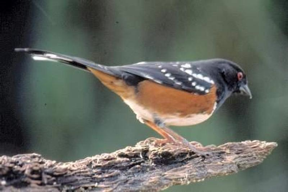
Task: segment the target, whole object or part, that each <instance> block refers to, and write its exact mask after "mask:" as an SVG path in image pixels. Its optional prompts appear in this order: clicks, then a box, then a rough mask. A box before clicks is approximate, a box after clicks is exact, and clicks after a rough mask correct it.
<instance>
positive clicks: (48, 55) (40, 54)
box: [15, 48, 114, 75]
mask: <svg viewBox="0 0 288 193" xmlns="http://www.w3.org/2000/svg"><path fill="white" fill-rule="evenodd" d="M15 51H16V52H25V53H28V54H30V55H31V56H32V58H33V59H34V60H42V61H52V62H61V63H64V64H67V65H69V66H73V67H76V68H78V69H82V70H85V71H90V70H89V68H93V69H96V70H99V71H101V72H104V73H107V74H111V75H114V73H113V72H112V71H111V70H110V69H109V67H107V66H103V65H101V64H96V63H94V62H92V61H89V60H85V59H83V58H78V57H74V56H67V55H64V54H57V53H54V52H50V51H45V50H38V49H30V48H15Z"/></svg>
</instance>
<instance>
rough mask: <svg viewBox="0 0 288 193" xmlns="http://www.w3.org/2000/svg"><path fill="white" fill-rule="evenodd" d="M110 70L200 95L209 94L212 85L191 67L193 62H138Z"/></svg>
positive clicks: (208, 79)
mask: <svg viewBox="0 0 288 193" xmlns="http://www.w3.org/2000/svg"><path fill="white" fill-rule="evenodd" d="M112 68H114V69H115V70H117V71H121V72H124V73H129V74H132V75H136V76H139V77H142V78H145V79H148V80H151V81H154V82H156V83H159V84H163V85H166V86H170V87H173V88H176V89H180V90H185V91H187V92H192V93H197V94H201V95H203V94H207V93H209V91H210V89H211V87H212V85H213V84H214V81H213V80H212V79H211V78H210V77H209V76H208V75H207V74H205V73H204V72H202V71H201V68H199V67H197V66H195V65H193V62H140V63H137V64H132V65H125V66H119V67H112ZM111 70H112V69H111Z"/></svg>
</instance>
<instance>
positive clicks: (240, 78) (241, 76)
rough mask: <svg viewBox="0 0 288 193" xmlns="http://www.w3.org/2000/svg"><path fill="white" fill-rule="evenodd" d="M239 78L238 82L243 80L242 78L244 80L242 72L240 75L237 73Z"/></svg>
mask: <svg viewBox="0 0 288 193" xmlns="http://www.w3.org/2000/svg"><path fill="white" fill-rule="evenodd" d="M237 78H238V81H240V80H242V78H243V73H242V72H238V73H237Z"/></svg>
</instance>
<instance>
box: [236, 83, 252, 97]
mask: <svg viewBox="0 0 288 193" xmlns="http://www.w3.org/2000/svg"><path fill="white" fill-rule="evenodd" d="M239 90H240V91H241V94H243V95H246V96H249V98H250V99H252V93H251V91H250V89H249V87H248V85H247V84H245V85H242V86H240V88H239Z"/></svg>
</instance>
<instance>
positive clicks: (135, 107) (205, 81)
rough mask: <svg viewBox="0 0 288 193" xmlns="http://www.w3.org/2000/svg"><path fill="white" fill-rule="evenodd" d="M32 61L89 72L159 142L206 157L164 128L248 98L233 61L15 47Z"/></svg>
mask: <svg viewBox="0 0 288 193" xmlns="http://www.w3.org/2000/svg"><path fill="white" fill-rule="evenodd" d="M15 51H16V52H24V53H28V54H30V55H31V56H32V58H33V59H34V60H40V61H52V62H60V63H64V64H67V65H69V66H72V67H76V68H78V69H81V70H84V71H88V72H90V73H92V74H93V75H94V76H96V77H97V78H98V79H99V80H100V82H101V83H102V84H103V85H105V86H106V87H107V88H108V89H110V90H111V91H113V92H114V93H116V94H117V95H118V96H119V97H121V98H122V100H123V101H124V103H126V104H127V105H128V106H129V107H130V108H131V109H132V111H133V112H134V113H135V114H136V118H137V119H138V120H139V121H140V122H141V123H143V124H146V125H147V126H148V127H150V128H152V129H153V130H155V131H156V132H157V133H158V134H160V135H161V136H162V137H163V138H164V139H159V144H163V143H165V144H167V143H168V144H173V145H176V147H184V148H188V149H190V150H191V151H193V152H194V153H195V154H199V155H208V154H209V153H208V152H207V151H206V150H205V149H203V148H202V149H201V148H199V147H196V146H194V145H192V144H191V143H189V142H188V140H186V139H185V138H184V137H182V136H181V135H179V134H177V133H176V132H175V131H173V130H172V129H170V128H169V126H190V125H196V124H199V123H202V122H204V121H206V120H207V119H208V118H210V117H211V116H212V114H214V113H215V112H216V111H217V110H218V109H219V108H220V107H221V106H222V105H223V103H224V102H225V101H226V99H227V98H229V97H230V96H232V95H234V94H242V95H246V96H249V97H250V98H252V94H251V91H250V89H249V87H248V80H247V76H246V74H245V73H244V71H243V69H242V68H241V67H240V66H239V65H238V64H236V63H234V62H232V61H229V60H226V59H221V58H216V59H206V60H198V61H175V62H170V61H168V62H165V61H155V62H138V63H134V64H129V65H122V66H105V65H102V64H98V63H95V62H92V61H89V60H86V59H83V58H79V57H74V56H68V55H64V54H58V53H54V52H51V51H45V50H39V49H31V48H15Z"/></svg>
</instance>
